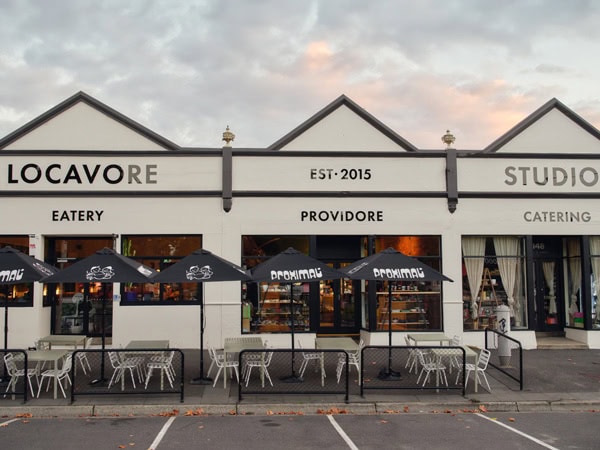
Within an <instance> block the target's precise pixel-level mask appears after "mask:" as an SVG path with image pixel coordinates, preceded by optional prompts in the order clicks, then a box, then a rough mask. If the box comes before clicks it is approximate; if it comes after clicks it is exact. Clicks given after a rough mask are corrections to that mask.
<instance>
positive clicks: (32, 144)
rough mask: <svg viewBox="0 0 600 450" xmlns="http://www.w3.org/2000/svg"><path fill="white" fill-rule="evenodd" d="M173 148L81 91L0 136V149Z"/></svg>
mask: <svg viewBox="0 0 600 450" xmlns="http://www.w3.org/2000/svg"><path fill="white" fill-rule="evenodd" d="M176 149H179V146H178V145H176V144H174V143H173V142H171V141H169V140H167V139H165V138H163V137H162V136H160V135H158V134H156V133H154V132H153V131H151V130H149V129H148V128H145V127H144V126H142V125H140V124H139V123H137V122H135V121H133V120H131V119H129V118H128V117H126V116H124V115H123V114H121V113H119V112H117V111H115V110H114V109H112V108H110V107H108V106H107V105H105V104H103V103H101V102H99V101H98V100H96V99H94V98H92V97H90V96H89V95H87V94H86V93H84V92H78V93H77V94H75V95H73V96H72V97H70V98H68V99H67V100H65V101H63V102H62V103H60V104H59V105H57V106H55V107H54V108H52V109H50V110H48V111H47V112H45V113H44V114H42V115H40V116H39V117H37V118H35V119H33V120H32V121H31V122H29V123H27V124H25V125H23V126H22V127H21V128H19V129H17V130H16V131H14V132H12V133H11V134H9V135H8V136H6V137H4V138H3V139H1V140H0V151H1V150H137V151H145V150H176Z"/></svg>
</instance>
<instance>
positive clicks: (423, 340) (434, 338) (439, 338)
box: [407, 333, 452, 345]
mask: <svg viewBox="0 0 600 450" xmlns="http://www.w3.org/2000/svg"><path fill="white" fill-rule="evenodd" d="M407 336H408V338H409V339H411V340H413V341H414V342H415V343H416V344H417V345H419V344H429V345H432V343H436V342H437V343H439V344H440V345H444V343H446V344H450V343H451V342H452V338H451V337H448V336H446V335H445V334H444V333H411V334H408V335H407Z"/></svg>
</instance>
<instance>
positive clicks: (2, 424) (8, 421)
mask: <svg viewBox="0 0 600 450" xmlns="http://www.w3.org/2000/svg"><path fill="white" fill-rule="evenodd" d="M17 420H21V419H19V418H16V419H10V420H7V421H6V422H2V423H0V427H5V426H6V425H8V424H9V423H13V422H16V421H17Z"/></svg>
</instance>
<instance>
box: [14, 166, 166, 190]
mask: <svg viewBox="0 0 600 450" xmlns="http://www.w3.org/2000/svg"><path fill="white" fill-rule="evenodd" d="M157 177H158V165H156V164H145V165H138V164H126V165H120V164H60V163H54V164H49V165H48V166H46V167H43V166H40V165H39V164H35V163H29V164H23V165H18V164H8V165H7V181H8V184H19V183H26V184H36V183H38V182H40V181H41V182H47V183H50V184H90V185H91V184H94V183H96V182H104V183H107V184H119V183H127V184H156V183H157Z"/></svg>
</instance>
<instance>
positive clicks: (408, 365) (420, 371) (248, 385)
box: [217, 346, 476, 402]
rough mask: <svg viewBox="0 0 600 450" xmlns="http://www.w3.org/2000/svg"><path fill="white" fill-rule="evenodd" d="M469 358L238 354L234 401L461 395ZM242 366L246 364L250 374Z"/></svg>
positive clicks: (411, 352) (379, 349)
mask: <svg viewBox="0 0 600 450" xmlns="http://www.w3.org/2000/svg"><path fill="white" fill-rule="evenodd" d="M419 353H420V354H421V356H419ZM315 355H316V357H315ZM471 356H472V359H473V360H472V361H467V355H466V352H465V349H464V348H463V347H454V346H419V347H401V346H393V347H388V346H366V347H364V348H363V349H362V352H361V356H360V359H359V361H357V360H355V359H353V358H352V356H351V354H349V353H348V352H345V351H343V350H335V349H331V350H329V349H328V350H324V349H315V350H312V349H311V350H306V349H302V350H294V352H292V350H291V349H264V350H244V351H242V352H240V354H239V358H238V360H237V365H238V367H239V370H240V382H239V384H238V399H239V400H240V401H242V400H243V398H244V396H247V395H273V394H281V395H288V394H292V395H293V394H303V395H310V394H332V395H341V396H343V398H344V401H346V402H347V401H348V399H349V395H350V394H352V393H354V394H357V395H361V396H364V393H365V391H366V390H388V389H407V390H420V391H429V392H431V393H437V392H440V391H444V392H457V393H460V394H462V395H463V396H464V395H465V365H466V363H467V362H470V363H472V364H475V363H476V356H474V354H473V353H471ZM305 358H306V359H305ZM248 361H252V362H251V363H250V366H251V368H250V369H248V367H249V366H248V364H247V362H248ZM261 367H262V368H263V369H262V370H261ZM231 370H234V372H231ZM234 373H235V369H229V373H228V375H227V376H228V377H234V375H233V374H234ZM219 376H220V377H221V376H223V375H222V374H220V375H219ZM235 381H236V380H235V378H231V382H235ZM219 383H221V381H220V380H219V381H218V382H217V387H218V385H219Z"/></svg>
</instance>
